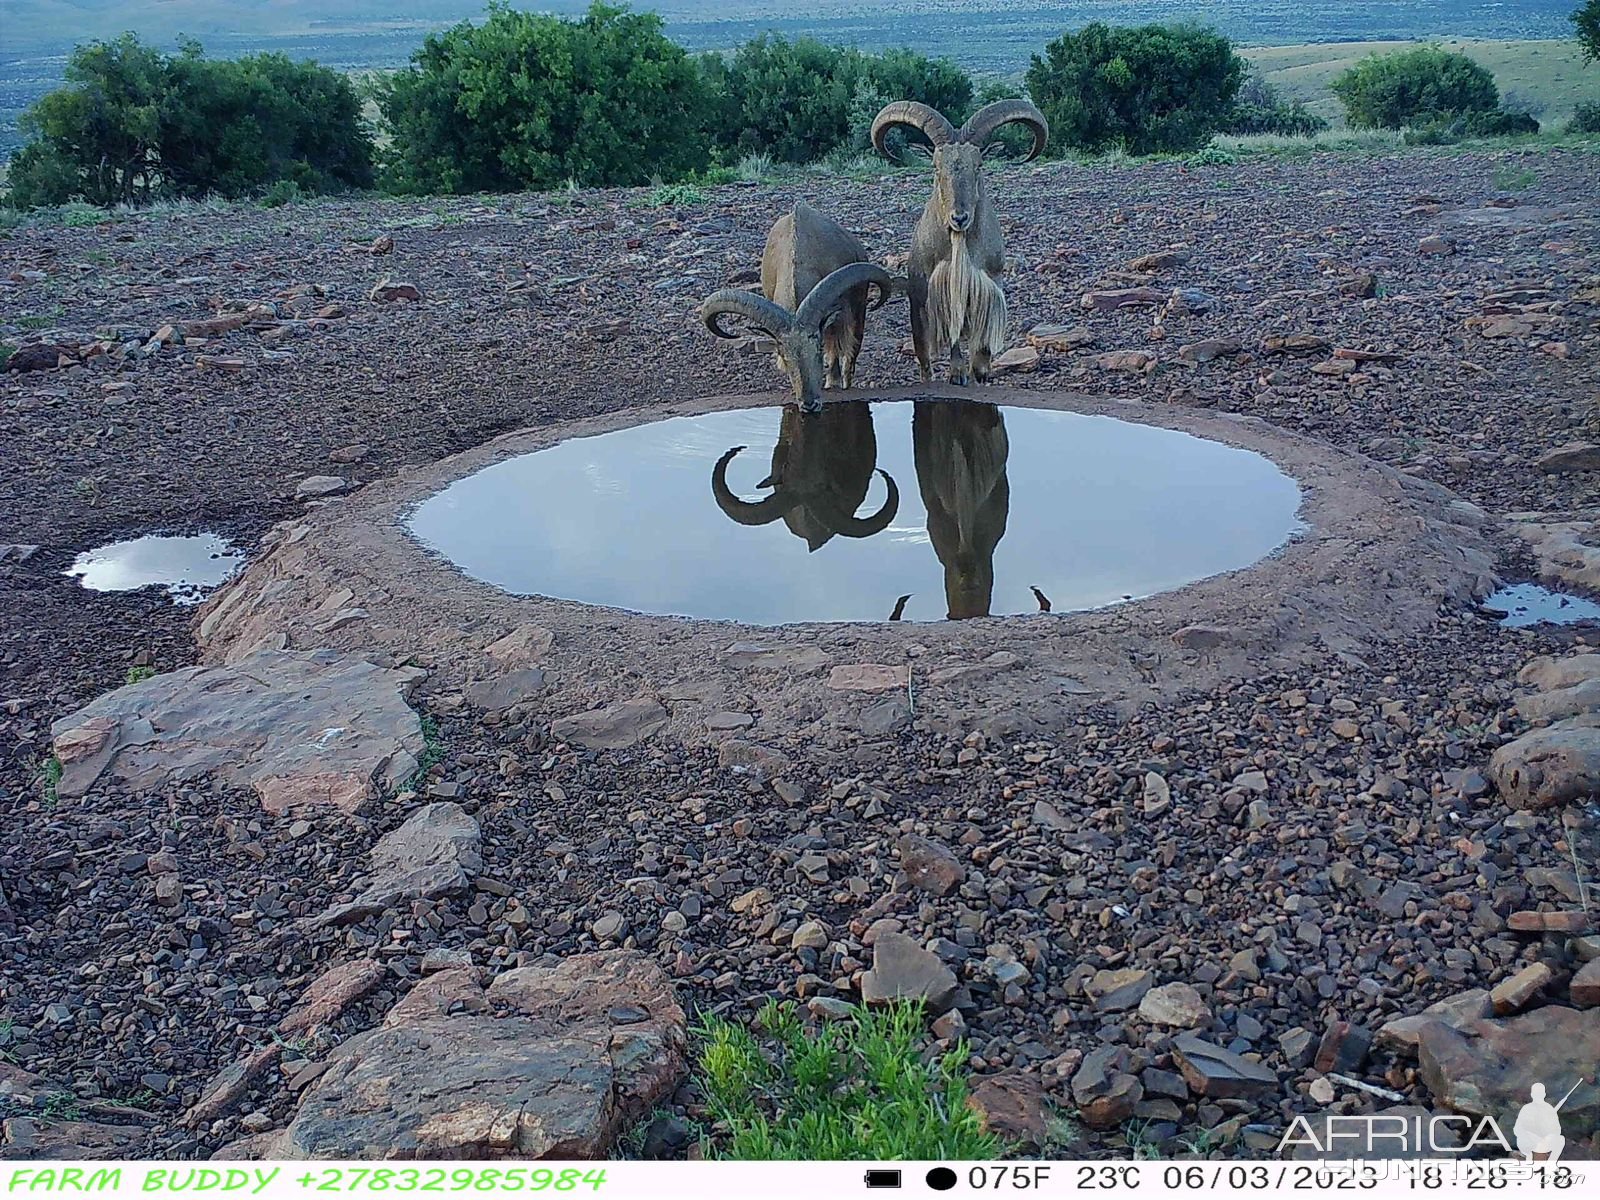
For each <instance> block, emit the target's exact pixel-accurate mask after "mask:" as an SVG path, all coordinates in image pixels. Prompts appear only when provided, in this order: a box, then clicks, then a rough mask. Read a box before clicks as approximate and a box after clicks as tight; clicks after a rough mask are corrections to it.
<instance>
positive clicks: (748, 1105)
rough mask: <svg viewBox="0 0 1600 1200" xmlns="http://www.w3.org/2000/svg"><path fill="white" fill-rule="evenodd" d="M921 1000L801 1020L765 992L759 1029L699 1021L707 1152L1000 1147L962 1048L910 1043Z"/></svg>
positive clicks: (960, 1154)
mask: <svg viewBox="0 0 1600 1200" xmlns="http://www.w3.org/2000/svg"><path fill="white" fill-rule="evenodd" d="M924 1020H925V1017H924V1013H923V1009H922V1006H921V1005H920V1004H918V1005H911V1004H900V1005H895V1006H893V1007H891V1008H888V1009H883V1010H873V1009H865V1008H860V1007H857V1008H856V1009H855V1010H854V1012H853V1013H852V1015H851V1017H850V1019H848V1020H843V1021H836V1022H829V1023H827V1024H824V1025H822V1026H820V1027H818V1028H816V1029H807V1028H806V1027H805V1026H804V1025H803V1024H802V1023H801V1020H800V1017H799V1016H798V1014H797V1013H796V1012H795V1008H794V1005H793V1004H783V1005H779V1004H776V1003H769V1004H768V1005H767V1006H766V1007H765V1008H764V1009H763V1010H762V1011H761V1013H760V1015H759V1016H758V1017H757V1020H756V1024H757V1026H758V1027H759V1029H760V1032H761V1035H762V1036H761V1038H760V1039H758V1038H757V1037H756V1035H755V1034H753V1033H752V1032H751V1031H750V1030H749V1029H746V1028H745V1027H744V1026H743V1025H737V1024H734V1023H732V1022H730V1021H726V1020H724V1019H722V1018H719V1017H712V1018H709V1019H707V1020H706V1021H705V1022H704V1024H702V1025H701V1026H700V1027H699V1028H698V1029H697V1030H696V1032H697V1034H698V1035H699V1037H700V1039H701V1042H702V1045H701V1048H700V1053H699V1071H698V1082H699V1084H700V1087H701V1089H702V1090H703V1091H704V1093H705V1097H706V1103H707V1108H708V1109H709V1111H710V1114H711V1116H712V1118H713V1119H714V1120H715V1121H716V1123H717V1126H718V1129H717V1133H716V1135H715V1136H714V1137H713V1138H712V1139H710V1140H709V1142H708V1143H707V1144H706V1146H705V1150H706V1151H707V1157H710V1158H725V1159H740V1160H770V1159H784V1160H806V1161H810V1160H816V1159H878V1160H880V1161H904V1160H907V1159H913V1160H914V1159H948V1158H958V1159H989V1158H995V1157H997V1156H998V1155H999V1154H1000V1153H1001V1152H1002V1151H1003V1150H1004V1149H1005V1147H1004V1146H1003V1145H1002V1144H1001V1143H1000V1141H999V1139H997V1138H996V1137H994V1136H993V1135H992V1134H987V1133H984V1132H983V1130H982V1128H981V1127H980V1126H979V1123H978V1118H977V1116H976V1114H974V1113H973V1111H972V1110H971V1109H970V1108H968V1107H967V1102H966V1101H967V1084H966V1059H967V1048H966V1046H965V1045H958V1046H957V1047H956V1048H955V1049H953V1050H951V1051H950V1052H949V1053H947V1054H944V1055H941V1056H939V1057H937V1058H935V1059H933V1060H932V1061H931V1062H929V1061H925V1059H924V1058H923V1056H922V1054H921V1053H920V1047H919V1044H918V1043H919V1042H920V1041H921V1038H922V1029H923V1023H924Z"/></svg>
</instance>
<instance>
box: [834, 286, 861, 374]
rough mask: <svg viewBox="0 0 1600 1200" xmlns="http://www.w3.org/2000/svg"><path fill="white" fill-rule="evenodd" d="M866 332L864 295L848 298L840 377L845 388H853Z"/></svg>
mask: <svg viewBox="0 0 1600 1200" xmlns="http://www.w3.org/2000/svg"><path fill="white" fill-rule="evenodd" d="M866 332H867V298H866V296H865V294H859V295H856V296H852V297H851V298H850V307H849V309H848V310H847V313H846V317H845V322H844V356H843V362H842V367H841V370H840V375H841V377H842V379H843V381H844V386H845V387H847V388H849V387H854V386H855V381H856V359H857V358H858V357H859V356H860V354H861V344H862V343H863V342H864V341H865V340H866Z"/></svg>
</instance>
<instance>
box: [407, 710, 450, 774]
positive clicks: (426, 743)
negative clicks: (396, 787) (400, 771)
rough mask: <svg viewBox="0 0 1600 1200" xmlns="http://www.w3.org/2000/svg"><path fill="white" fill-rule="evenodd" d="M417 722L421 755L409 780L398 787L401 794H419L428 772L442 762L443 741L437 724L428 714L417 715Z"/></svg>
mask: <svg viewBox="0 0 1600 1200" xmlns="http://www.w3.org/2000/svg"><path fill="white" fill-rule="evenodd" d="M417 722H418V724H420V725H421V726H422V753H421V754H420V755H419V756H418V757H417V769H416V770H415V771H413V772H412V773H411V778H409V779H407V780H406V781H405V782H404V783H403V784H401V785H400V790H401V791H402V792H420V791H421V790H422V788H423V785H424V784H426V783H427V781H428V772H429V771H431V770H433V768H434V767H436V766H438V765H439V764H440V763H442V762H443V761H444V739H443V737H442V735H441V734H440V732H439V722H438V721H436V720H435V719H434V718H433V717H432V716H431V715H430V714H428V713H419V714H418V716H417Z"/></svg>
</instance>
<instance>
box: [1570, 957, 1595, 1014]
mask: <svg viewBox="0 0 1600 1200" xmlns="http://www.w3.org/2000/svg"><path fill="white" fill-rule="evenodd" d="M1567 995H1568V996H1569V997H1570V998H1571V1000H1572V1003H1573V1004H1575V1005H1577V1006H1578V1007H1579V1008H1594V1007H1595V1006H1597V1005H1600V958H1596V959H1592V960H1591V961H1589V962H1587V963H1585V964H1584V965H1583V967H1582V968H1580V969H1579V971H1578V973H1577V974H1576V975H1574V976H1573V977H1572V983H1571V985H1570V986H1569V987H1568V988H1567Z"/></svg>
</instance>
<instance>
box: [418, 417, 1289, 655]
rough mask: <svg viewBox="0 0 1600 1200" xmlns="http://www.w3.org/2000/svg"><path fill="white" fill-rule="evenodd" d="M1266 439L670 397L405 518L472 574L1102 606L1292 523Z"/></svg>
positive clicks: (948, 602) (746, 616) (898, 599)
mask: <svg viewBox="0 0 1600 1200" xmlns="http://www.w3.org/2000/svg"><path fill="white" fill-rule="evenodd" d="M1299 506H1300V489H1299V487H1298V486H1297V485H1296V484H1295V482H1294V480H1292V479H1290V478H1289V477H1288V476H1287V475H1285V474H1284V473H1283V472H1282V471H1280V470H1279V469H1278V468H1277V467H1276V466H1275V465H1274V464H1273V463H1272V462H1270V461H1269V460H1268V459H1266V458H1264V457H1262V456H1261V455H1259V454H1255V453H1253V452H1251V451H1247V450H1238V449H1234V448H1233V447H1230V446H1225V445H1223V444H1221V443H1219V442H1213V441H1207V440H1204V439H1201V438H1197V437H1193V436H1191V435H1189V434H1186V433H1179V432H1175V431H1172V430H1167V429H1159V428H1155V427H1153V426H1149V425H1141V424H1136V423H1133V422H1127V421H1119V420H1116V419H1114V418H1110V417H1104V416H1092V415H1084V414H1080V413H1069V412H1055V411H1050V410H1044V409H1034V408H1018V407H1005V408H1002V407H996V406H994V405H990V404H984V403H980V402H975V401H968V400H927V401H894V402H882V403H877V404H869V403H868V402H867V401H864V400H855V401H847V402H842V403H840V402H835V403H830V404H829V405H828V406H827V407H826V409H825V410H824V411H823V412H822V413H820V414H818V415H816V416H802V415H801V414H800V413H799V412H798V411H796V410H795V409H793V408H786V409H778V408H765V409H741V410H737V411H733V412H719V413H710V414H707V415H704V416H695V417H675V418H671V419H668V420H663V421H658V422H655V423H653V424H649V425H640V426H635V427H633V428H630V429H621V430H617V431H615V432H612V433H606V434H601V435H598V436H594V437H583V438H572V439H570V440H568V441H565V442H562V443H560V444H558V445H556V446H553V447H551V448H549V449H546V450H541V451H538V452H536V453H532V454H526V455H522V456H519V457H517V458H512V459H507V460H506V461H504V462H500V463H497V464H495V465H493V466H490V467H487V468H485V469H483V470H481V471H479V472H477V473H476V474H473V475H469V476H467V477H465V478H463V479H460V480H458V481H457V482H455V483H453V484H451V485H450V486H449V487H447V488H445V489H444V490H442V491H440V492H438V493H436V494H435V495H434V496H432V497H430V498H429V499H428V500H426V501H424V502H423V503H422V504H421V505H419V506H418V507H417V508H416V509H415V511H414V512H413V513H412V514H411V516H410V519H409V524H410V529H411V532H412V533H413V535H414V536H416V537H417V538H418V539H419V540H420V541H421V542H422V543H423V544H424V545H426V546H428V547H429V548H430V549H432V550H434V551H436V552H437V553H439V554H441V555H443V556H444V557H446V558H448V559H449V560H450V561H451V562H453V563H455V564H456V565H457V566H458V567H460V569H461V570H463V571H464V572H466V574H468V575H470V576H471V577H472V578H474V579H478V580H481V581H483V582H486V583H490V584H493V585H495V586H497V587H499V588H502V589H504V590H505V591H507V592H511V593H514V594H518V595H542V596H550V597H555V598H557V599H563V600H576V601H582V602H584V603H588V604H597V605H606V606H610V607H615V608H623V609H629V610H632V611H635V612H642V613H652V614H658V615H674V616H683V617H700V618H707V619H715V620H732V621H741V622H746V623H749V624H756V625H781V624H788V623H792V622H800V621H885V620H906V621H936V620H944V619H947V618H948V619H961V618H966V617H977V616H989V615H994V616H1001V615H1007V614H1017V613H1035V612H1039V611H1041V610H1043V609H1047V610H1048V611H1052V612H1056V613H1063V612H1073V611H1080V610H1085V609H1093V608H1100V607H1103V606H1106V605H1111V604H1116V603H1119V602H1121V601H1125V600H1131V599H1136V598H1139V597H1144V596H1150V595H1153V594H1155V593H1157V592H1163V591H1168V590H1170V589H1172V588H1176V587H1180V586H1182V585H1183V584H1186V583H1190V582H1193V581H1194V580H1198V579H1204V578H1207V577H1209V576H1212V575H1216V574H1219V573H1221V572H1224V571H1231V570H1236V569H1238V568H1240V567H1246V566H1249V565H1250V564H1251V563H1254V562H1256V561H1258V560H1259V559H1261V558H1263V557H1265V556H1266V555H1268V554H1270V553H1271V552H1272V551H1273V550H1275V549H1277V548H1278V547H1280V546H1282V545H1283V544H1284V543H1285V542H1286V541H1287V540H1288V539H1289V538H1290V537H1291V536H1292V535H1293V534H1294V533H1295V531H1296V529H1297V528H1298V522H1297V519H1296V512H1297V510H1298V509H1299Z"/></svg>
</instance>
